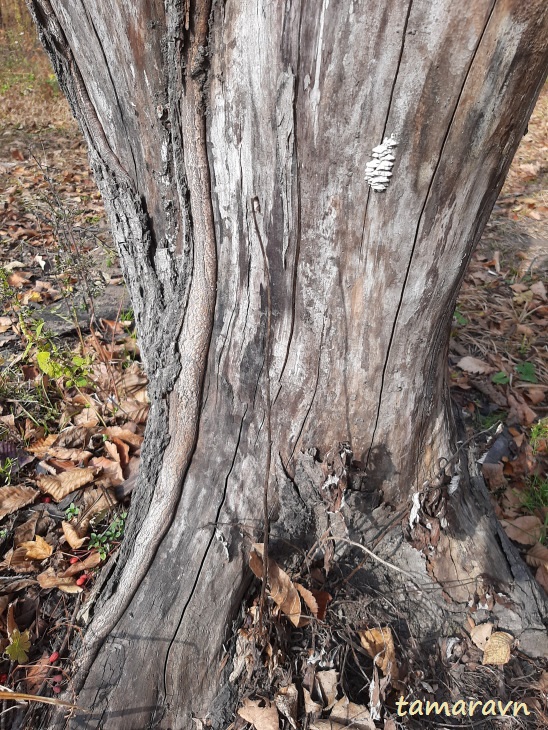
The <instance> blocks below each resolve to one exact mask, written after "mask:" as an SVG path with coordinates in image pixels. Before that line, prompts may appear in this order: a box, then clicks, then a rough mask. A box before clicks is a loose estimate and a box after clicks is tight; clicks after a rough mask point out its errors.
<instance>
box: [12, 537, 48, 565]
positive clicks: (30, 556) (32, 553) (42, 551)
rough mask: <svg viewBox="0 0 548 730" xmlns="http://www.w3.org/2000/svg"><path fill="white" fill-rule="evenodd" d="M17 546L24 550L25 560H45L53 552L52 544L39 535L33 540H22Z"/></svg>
mask: <svg viewBox="0 0 548 730" xmlns="http://www.w3.org/2000/svg"><path fill="white" fill-rule="evenodd" d="M19 547H20V548H24V549H25V550H26V555H25V557H26V558H27V560H45V559H46V558H49V556H50V555H51V554H52V552H53V548H52V546H51V545H50V544H49V543H48V542H46V541H45V540H44V538H43V537H40V535H36V537H35V539H34V540H30V541H28V542H22V543H21V545H19Z"/></svg>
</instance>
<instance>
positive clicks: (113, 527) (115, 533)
mask: <svg viewBox="0 0 548 730" xmlns="http://www.w3.org/2000/svg"><path fill="white" fill-rule="evenodd" d="M126 517H127V512H121V513H120V514H119V515H118V516H117V517H115V518H114V520H112V522H111V523H110V524H109V525H108V527H107V528H106V529H105V530H103V532H92V533H91V535H90V538H89V547H90V548H96V549H97V550H98V552H99V555H100V556H101V560H105V559H106V558H107V556H108V554H109V553H110V552H111V550H112V549H113V547H115V545H116V544H117V543H119V542H120V541H121V539H122V538H123V536H124V530H125V525H126Z"/></svg>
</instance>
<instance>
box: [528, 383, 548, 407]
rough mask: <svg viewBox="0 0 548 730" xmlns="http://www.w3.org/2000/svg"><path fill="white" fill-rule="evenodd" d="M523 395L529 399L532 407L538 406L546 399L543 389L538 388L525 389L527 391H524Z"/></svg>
mask: <svg viewBox="0 0 548 730" xmlns="http://www.w3.org/2000/svg"><path fill="white" fill-rule="evenodd" d="M525 395H526V396H527V397H528V398H529V400H530V401H531V403H532V404H533V405H534V406H538V404H539V403H542V401H543V400H544V399H545V397H546V393H545V392H544V388H539V387H532V388H527V390H526V391H525Z"/></svg>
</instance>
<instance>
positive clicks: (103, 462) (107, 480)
mask: <svg viewBox="0 0 548 730" xmlns="http://www.w3.org/2000/svg"><path fill="white" fill-rule="evenodd" d="M111 446H113V447H114V450H116V446H114V444H111ZM117 455H118V454H117ZM90 465H91V466H94V467H100V468H101V473H100V475H99V476H100V479H101V482H102V483H103V484H104V485H105V486H109V487H117V486H118V485H119V484H121V483H122V482H123V481H124V475H123V473H122V467H121V465H120V462H119V461H113V460H112V459H107V458H106V456H96V457H94V458H93V459H92V460H91V461H90Z"/></svg>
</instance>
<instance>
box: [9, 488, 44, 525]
mask: <svg viewBox="0 0 548 730" xmlns="http://www.w3.org/2000/svg"><path fill="white" fill-rule="evenodd" d="M39 494H40V492H39V491H38V490H37V489H33V488H32V487H2V489H0V520H1V519H2V518H4V517H5V516H6V515H10V514H11V513H12V512H16V511H17V510H18V509H21V507H26V505H27V504H30V503H31V502H34V500H35V499H36V497H37V496H38V495H39Z"/></svg>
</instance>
